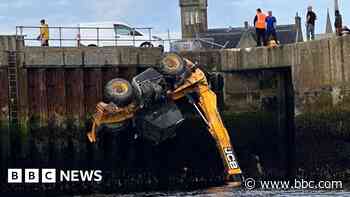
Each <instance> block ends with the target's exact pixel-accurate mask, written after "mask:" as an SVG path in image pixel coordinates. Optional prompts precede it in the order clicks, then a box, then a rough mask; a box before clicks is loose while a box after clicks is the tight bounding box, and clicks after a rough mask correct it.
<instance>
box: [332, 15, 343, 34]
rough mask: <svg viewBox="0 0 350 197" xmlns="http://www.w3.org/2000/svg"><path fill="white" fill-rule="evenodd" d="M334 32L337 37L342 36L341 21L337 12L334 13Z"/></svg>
mask: <svg viewBox="0 0 350 197" xmlns="http://www.w3.org/2000/svg"><path fill="white" fill-rule="evenodd" d="M334 26H335V30H336V32H337V35H338V36H341V35H342V28H343V20H342V16H341V14H340V12H339V10H336V11H335V22H334Z"/></svg>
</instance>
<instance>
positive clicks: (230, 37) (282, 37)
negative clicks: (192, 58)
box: [199, 24, 297, 48]
mask: <svg viewBox="0 0 350 197" xmlns="http://www.w3.org/2000/svg"><path fill="white" fill-rule="evenodd" d="M296 29H297V28H296V26H295V25H294V24H292V25H278V26H277V37H278V40H279V41H280V43H281V44H290V43H295V42H296V37H297V31H296ZM246 32H248V33H250V34H251V35H252V37H253V38H254V39H256V36H255V28H254V27H249V28H248V29H246V28H243V27H235V28H232V27H229V28H215V29H209V30H208V31H207V32H205V33H201V34H199V37H201V38H211V39H212V40H213V42H215V43H217V44H220V45H225V43H227V42H229V43H228V44H227V45H226V48H237V46H238V44H239V42H240V40H241V37H242V35H243V34H244V33H246Z"/></svg>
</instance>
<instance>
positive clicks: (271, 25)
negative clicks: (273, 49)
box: [266, 11, 278, 44]
mask: <svg viewBox="0 0 350 197" xmlns="http://www.w3.org/2000/svg"><path fill="white" fill-rule="evenodd" d="M276 28H277V19H276V17H274V16H273V15H272V11H269V12H268V16H267V17H266V38H267V40H268V41H270V40H274V41H275V42H276V44H277V43H278V40H277V33H276Z"/></svg>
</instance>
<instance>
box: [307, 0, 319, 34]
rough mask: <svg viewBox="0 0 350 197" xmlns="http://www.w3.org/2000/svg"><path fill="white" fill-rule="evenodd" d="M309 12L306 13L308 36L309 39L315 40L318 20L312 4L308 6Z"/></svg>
mask: <svg viewBox="0 0 350 197" xmlns="http://www.w3.org/2000/svg"><path fill="white" fill-rule="evenodd" d="M307 10H308V11H307V14H306V37H307V40H310V37H311V40H314V39H315V21H316V20H317V16H316V14H315V12H313V11H312V6H309V7H308V8H307Z"/></svg>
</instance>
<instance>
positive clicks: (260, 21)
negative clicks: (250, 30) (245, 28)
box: [254, 8, 266, 47]
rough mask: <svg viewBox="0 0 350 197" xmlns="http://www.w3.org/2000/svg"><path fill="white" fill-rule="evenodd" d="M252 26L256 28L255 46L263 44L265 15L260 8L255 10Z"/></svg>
mask: <svg viewBox="0 0 350 197" xmlns="http://www.w3.org/2000/svg"><path fill="white" fill-rule="evenodd" d="M254 26H255V30H256V42H257V46H258V47H259V46H261V45H265V39H266V35H265V31H266V15H265V14H264V13H262V11H261V9H260V8H258V9H257V10H256V16H255V18H254Z"/></svg>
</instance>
